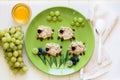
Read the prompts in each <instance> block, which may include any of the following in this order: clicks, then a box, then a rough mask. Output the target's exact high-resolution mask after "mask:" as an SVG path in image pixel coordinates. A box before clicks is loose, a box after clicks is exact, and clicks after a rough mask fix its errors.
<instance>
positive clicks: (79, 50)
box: [68, 41, 86, 56]
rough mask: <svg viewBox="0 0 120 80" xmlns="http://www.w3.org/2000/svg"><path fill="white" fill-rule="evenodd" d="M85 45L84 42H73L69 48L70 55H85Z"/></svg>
mask: <svg viewBox="0 0 120 80" xmlns="http://www.w3.org/2000/svg"><path fill="white" fill-rule="evenodd" d="M85 50H86V48H85V45H84V43H83V42H81V41H79V42H72V43H71V44H70V46H69V49H68V53H69V54H74V55H81V56H82V55H85Z"/></svg>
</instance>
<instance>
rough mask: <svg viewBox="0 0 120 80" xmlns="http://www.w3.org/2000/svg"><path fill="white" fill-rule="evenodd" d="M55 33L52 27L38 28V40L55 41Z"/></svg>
mask: <svg viewBox="0 0 120 80" xmlns="http://www.w3.org/2000/svg"><path fill="white" fill-rule="evenodd" d="M53 32H54V30H53V29H51V28H50V27H46V26H43V25H41V26H39V27H38V30H37V35H38V39H40V40H41V41H42V40H43V39H53V37H52V34H53Z"/></svg>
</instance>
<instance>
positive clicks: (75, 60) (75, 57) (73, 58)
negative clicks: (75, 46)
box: [70, 56, 79, 62]
mask: <svg viewBox="0 0 120 80" xmlns="http://www.w3.org/2000/svg"><path fill="white" fill-rule="evenodd" d="M70 60H71V61H73V62H78V61H79V58H78V57H77V56H73V57H71V58H70Z"/></svg>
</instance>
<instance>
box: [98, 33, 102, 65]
mask: <svg viewBox="0 0 120 80" xmlns="http://www.w3.org/2000/svg"><path fill="white" fill-rule="evenodd" d="M101 45H102V39H101V35H99V44H98V58H97V59H98V64H101V62H102V53H101Z"/></svg>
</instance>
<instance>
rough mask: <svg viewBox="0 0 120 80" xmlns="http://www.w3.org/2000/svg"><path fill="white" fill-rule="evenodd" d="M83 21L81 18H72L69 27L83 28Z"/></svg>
mask: <svg viewBox="0 0 120 80" xmlns="http://www.w3.org/2000/svg"><path fill="white" fill-rule="evenodd" d="M84 24H85V23H84V20H83V18H81V17H79V18H77V17H74V18H73V21H72V23H71V26H76V27H80V26H81V27H83V26H84Z"/></svg>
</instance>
